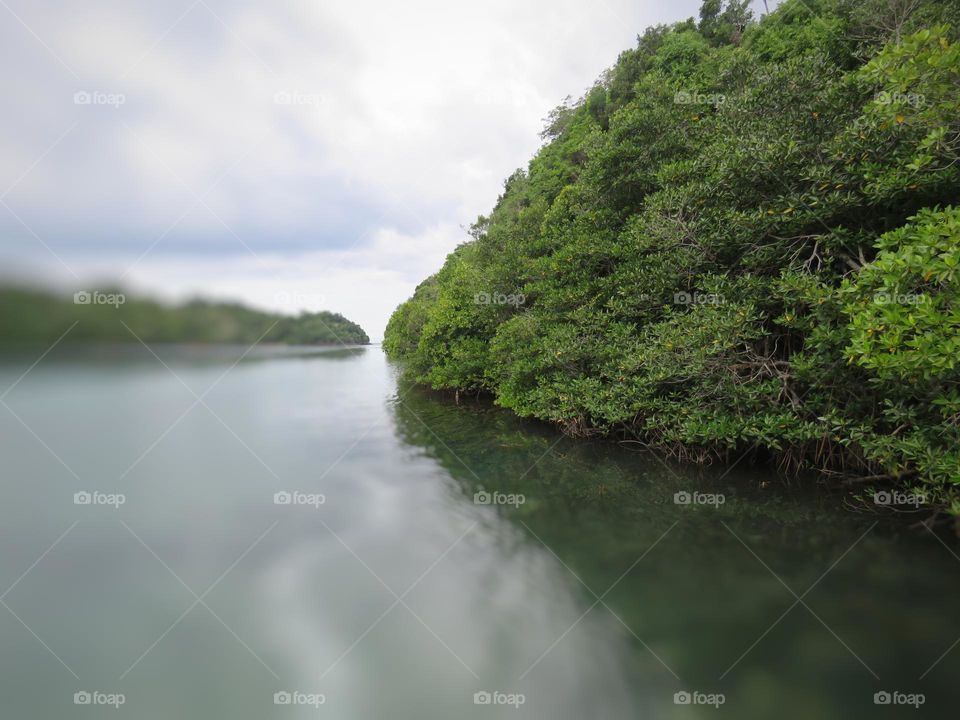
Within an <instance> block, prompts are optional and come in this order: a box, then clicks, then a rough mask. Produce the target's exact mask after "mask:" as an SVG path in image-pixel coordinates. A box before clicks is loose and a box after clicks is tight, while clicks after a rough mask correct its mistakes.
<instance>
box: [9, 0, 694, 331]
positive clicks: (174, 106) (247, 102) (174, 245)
mask: <svg viewBox="0 0 960 720" xmlns="http://www.w3.org/2000/svg"><path fill="white" fill-rule="evenodd" d="M698 6H699V2H698V1H697V0H679V1H671V2H649V1H643V0H641V1H639V2H638V1H637V0H594V2H584V1H583V0H484V1H483V2H466V1H460V0H419V1H418V0H413V1H409V0H408V1H405V2H387V1H386V0H330V1H324V2H316V1H314V2H304V1H299V0H260V1H259V2H251V1H248V0H195V1H194V0H169V1H168V2H157V0H123V1H120V0H85V1H84V2H82V3H77V2H66V1H65V0H59V1H58V2H52V1H49V0H0V62H2V64H3V67H4V71H3V74H2V78H0V83H2V93H0V103H2V104H3V107H2V113H0V268H2V272H3V273H4V274H5V275H7V276H10V275H14V276H16V277H18V278H22V277H26V276H29V277H34V278H44V279H46V280H48V281H58V282H61V283H63V284H64V287H72V288H73V289H79V288H90V289H93V287H95V284H96V283H102V282H103V280H102V279H112V280H118V279H120V280H122V282H123V284H124V285H126V286H127V287H130V288H132V289H136V290H140V291H142V292H145V293H149V294H152V295H155V296H160V297H166V298H180V297H183V296H185V295H193V294H202V295H205V296H209V297H215V298H230V299H237V300H242V301H245V302H247V303H248V304H250V305H254V306H258V307H263V308H271V309H277V310H282V311H285V312H294V311H297V310H299V309H311V310H315V309H330V310H334V311H337V312H341V313H343V314H344V315H346V316H347V317H349V318H350V319H352V320H356V321H357V322H359V323H360V324H361V325H363V326H364V328H365V329H366V330H367V332H368V333H369V334H370V335H371V337H372V338H373V339H375V340H378V339H380V338H381V337H382V333H383V327H384V325H385V324H386V321H387V318H388V317H389V315H390V313H391V312H392V310H393V309H394V307H396V305H397V304H398V303H399V302H401V301H403V300H404V299H406V298H407V297H408V296H409V295H410V293H411V292H412V291H413V288H414V287H415V286H416V284H417V283H418V282H419V281H420V280H422V279H423V278H424V277H426V276H427V275H429V274H430V273H432V272H434V271H435V270H436V269H437V268H438V267H439V266H440V265H441V263H442V262H443V258H444V257H445V255H446V254H447V253H448V252H449V251H450V250H452V249H453V248H454V247H456V245H458V244H459V243H460V242H463V241H464V240H465V239H466V235H465V233H464V231H463V229H462V226H465V225H469V224H470V223H471V222H472V221H473V220H474V219H476V217H477V215H478V214H480V213H484V212H487V211H488V210H489V209H490V208H491V207H492V205H493V203H494V202H495V200H496V197H497V195H498V194H499V191H500V190H501V188H502V183H503V179H504V178H505V177H506V176H507V175H508V174H509V173H510V172H512V171H513V170H514V169H515V168H517V167H521V166H525V165H526V163H527V161H528V160H529V158H530V156H531V155H532V153H533V152H534V151H535V150H536V148H537V147H538V145H539V142H540V141H539V138H538V132H539V131H540V129H541V127H542V122H541V120H542V118H543V117H545V116H546V114H547V112H548V111H549V110H550V109H551V108H553V107H555V106H556V105H557V104H558V103H560V102H561V101H562V99H563V98H564V97H565V96H566V95H572V96H574V97H579V96H580V95H581V94H582V93H583V91H584V90H585V89H587V88H588V87H589V86H590V85H591V84H592V82H593V81H594V80H595V79H596V78H597V77H598V76H599V75H600V73H601V72H602V71H603V70H604V69H605V68H607V67H609V66H610V65H612V64H613V62H614V61H615V60H616V57H617V55H618V54H619V52H620V51H621V50H623V49H626V48H628V47H633V46H634V45H635V43H636V36H637V34H638V33H639V32H641V31H642V30H643V29H644V28H645V27H646V26H648V25H652V24H656V23H660V22H673V21H676V20H681V19H683V18H685V17H689V16H691V15H694V14H696V12H697V8H698Z"/></svg>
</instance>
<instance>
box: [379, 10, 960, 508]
mask: <svg viewBox="0 0 960 720" xmlns="http://www.w3.org/2000/svg"><path fill="white" fill-rule="evenodd" d="M870 2H873V0H870ZM895 5H896V3H895V4H893V5H890V6H889V8H888V10H887V11H883V12H881V11H880V10H876V9H875V12H874V14H873V15H872V16H870V15H868V14H867V13H866V11H865V8H866V7H867V6H868V3H867V2H866V1H865V0H857V1H854V0H813V1H809V2H807V1H805V2H798V1H796V0H788V1H787V2H785V3H783V5H782V6H781V7H780V8H778V10H777V11H776V12H774V13H771V14H770V15H768V16H765V17H764V18H763V19H762V20H760V21H759V22H748V21H747V20H744V21H743V23H741V22H740V20H738V19H737V18H739V17H741V15H740V14H742V13H743V12H744V11H745V7H746V6H745V5H742V4H738V3H731V4H729V5H726V6H724V5H721V4H720V3H719V2H708V3H706V4H705V5H704V8H703V11H702V12H701V15H700V22H699V24H698V25H697V24H694V23H693V22H692V21H688V22H684V23H680V24H678V25H676V26H673V27H672V28H666V27H658V28H653V29H651V30H648V31H647V32H646V33H645V34H643V35H642V36H641V37H640V38H639V39H638V45H637V47H636V48H634V49H632V50H628V51H626V52H625V53H623V54H621V56H620V59H619V61H618V63H617V65H616V66H615V67H614V68H613V69H611V70H610V71H609V72H608V73H606V74H605V75H604V77H603V79H602V80H601V81H600V82H599V83H598V84H597V85H595V86H594V87H593V88H592V89H591V90H590V91H589V93H587V94H586V95H585V96H584V98H583V99H582V100H581V101H579V102H578V103H573V104H571V103H566V104H565V105H563V106H561V108H558V110H557V111H555V112H554V113H553V114H552V115H551V117H550V118H549V119H548V128H547V131H545V134H544V138H545V139H546V140H548V142H547V144H546V145H544V147H543V148H541V150H540V151H539V152H538V154H537V155H536V157H534V159H533V160H532V161H531V162H530V165H529V167H528V168H527V169H526V170H520V171H517V172H516V173H515V174H514V175H513V176H511V178H510V179H509V180H508V181H507V183H506V185H505V188H504V192H503V194H502V195H501V197H500V198H499V200H498V202H497V205H496V207H495V208H494V209H493V211H492V212H491V214H490V216H489V217H484V218H481V219H480V220H479V221H478V222H477V224H476V225H474V227H473V238H474V239H473V240H472V241H471V242H469V243H467V244H465V245H463V246H461V247H460V248H458V249H457V250H456V251H455V252H454V253H452V254H451V255H450V256H449V258H448V259H447V262H446V264H445V266H444V267H443V268H442V269H441V270H440V272H439V273H437V275H435V276H434V277H432V278H430V279H429V280H428V281H426V282H425V283H423V284H422V285H421V286H420V287H419V288H418V289H417V292H416V293H415V294H414V296H413V298H411V299H410V300H409V301H407V302H406V303H404V304H403V305H401V306H400V308H398V310H397V311H396V313H395V314H394V316H393V318H392V319H391V322H390V325H389V326H388V328H387V333H386V338H385V341H384V346H385V348H386V350H387V352H388V353H389V354H390V356H391V357H393V358H396V359H398V360H400V361H402V363H403V364H404V366H405V368H406V369H407V370H408V372H409V373H410V374H411V375H412V376H413V378H414V379H416V380H418V381H419V382H423V383H427V384H430V385H432V386H433V387H435V388H438V389H464V390H466V389H469V390H475V391H484V392H487V393H490V394H491V395H492V396H493V397H494V398H495V399H496V401H497V402H498V403H499V404H500V405H502V406H505V407H508V408H511V409H513V410H514V411H515V412H517V413H518V414H520V415H524V416H531V417H537V418H540V419H544V420H547V421H550V422H554V423H557V424H558V425H560V426H561V427H563V428H564V429H565V430H567V431H568V432H570V433H573V434H592V433H603V434H614V435H620V436H625V437H630V438H634V439H637V440H640V441H641V442H643V443H646V444H648V445H652V446H659V447H661V448H665V449H668V450H670V451H672V452H675V453H677V454H679V455H682V456H686V457H691V458H695V459H703V460H706V459H708V458H711V457H721V458H729V459H731V460H733V459H737V458H738V457H739V455H740V454H742V453H745V452H749V451H751V450H752V451H753V452H754V453H755V454H758V455H765V456H769V457H772V458H774V459H775V460H776V461H777V462H778V463H779V464H780V465H781V466H783V467H785V468H789V469H799V468H803V467H815V468H819V469H822V470H826V471H831V472H841V473H845V474H859V475H861V476H888V477H889V478H890V480H891V481H896V480H900V481H901V482H907V479H908V478H909V479H910V482H912V483H916V484H917V486H918V487H922V488H923V490H924V491H925V492H926V493H928V495H930V496H931V497H933V498H935V499H937V500H938V501H940V502H942V503H944V504H946V505H948V506H952V507H953V508H954V510H960V493H958V492H957V485H958V483H960V476H958V472H960V471H958V468H960V457H958V453H960V450H958V448H960V437H958V430H957V426H958V420H960V388H958V386H957V382H958V370H957V357H958V351H960V309H958V303H957V299H958V294H957V293H958V280H957V274H956V273H957V263H958V262H960V250H958V248H960V211H958V210H957V209H956V207H957V204H958V201H960V196H958V190H957V189H958V187H960V157H958V151H960V125H958V123H960V75H958V73H960V50H958V48H960V45H958V44H955V43H954V36H953V30H951V29H950V27H949V26H947V25H945V24H944V23H945V22H946V21H948V20H951V19H953V18H954V17H956V15H957V8H956V3H954V2H951V3H946V4H944V3H938V2H933V0H925V1H922V2H919V3H913V2H910V3H907V4H904V5H897V6H896V7H895ZM871 7H872V6H871ZM898 8H901V9H902V8H905V9H906V10H905V13H904V14H902V15H901V14H897V13H898V12H899V10H898ZM871 18H873V19H875V20H876V22H874V20H872V19H871ZM725 23H726V24H725ZM731 23H732V24H733V25H737V24H744V28H743V30H742V37H739V36H738V37H733V38H731V37H729V36H728V29H729V26H730V24H731ZM857 33H861V35H857ZM858 38H859V39H858ZM497 293H500V294H503V295H510V294H514V295H516V296H518V297H519V296H522V297H523V302H518V303H513V304H509V303H507V304H496V303H486V304H485V303H482V302H477V298H478V297H485V296H486V295H485V294H489V295H494V294H497ZM917 298H920V300H917Z"/></svg>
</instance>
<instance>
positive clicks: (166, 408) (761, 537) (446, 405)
mask: <svg viewBox="0 0 960 720" xmlns="http://www.w3.org/2000/svg"><path fill="white" fill-rule="evenodd" d="M155 350H156V352H157V354H158V355H159V356H160V358H161V359H162V360H163V363H165V364H166V366H167V367H165V366H164V364H163V363H161V362H160V360H158V359H157V358H155V357H153V356H152V355H150V354H149V353H147V352H146V351H145V350H143V349H135V348H118V349H102V350H98V351H89V350H88V351H83V352H80V351H77V350H75V349H70V348H58V349H57V350H55V351H54V352H53V353H51V354H50V355H48V356H47V357H45V358H44V359H43V360H42V361H41V362H40V363H39V364H37V365H36V367H34V368H33V369H32V370H30V371H29V372H28V373H27V374H26V375H23V373H24V372H25V371H26V370H27V369H28V368H29V367H30V365H31V364H32V363H33V361H34V360H36V358H37V356H38V355H39V352H33V353H30V352H23V353H18V354H13V355H7V356H6V357H5V358H4V359H3V361H2V363H0V393H3V392H6V394H5V395H3V403H4V404H5V405H6V406H7V407H4V406H3V405H0V467H2V478H3V494H2V503H0V599H2V604H0V648H2V649H0V663H2V665H0V703H2V708H3V713H2V715H3V717H10V718H38V719H41V720H46V719H50V720H60V719H61V718H64V717H73V716H76V717H98V718H100V717H130V718H137V719H138V720H152V719H154V718H158V719H159V718H163V719H165V720H166V719H168V718H197V719H203V720H219V719H221V718H223V719H230V720H245V719H247V718H251V719H254V718H256V719H258V720H259V719H262V718H266V717H271V718H272V717H277V718H338V719H343V720H353V719H360V718H364V719H365V718H400V719H403V718H410V719H411V720H413V719H417V720H421V719H426V720H431V719H434V718H436V719H443V720H447V719H448V718H559V719H563V720H566V719H567V718H569V719H579V718H618V719H619V718H691V717H697V718H699V717H704V718H772V717H777V718H874V717H893V716H903V717H938V718H940V717H947V716H948V713H950V711H951V710H953V709H954V708H955V707H956V703H957V699H958V692H957V690H956V684H955V682H954V677H956V675H957V673H958V671H960V645H958V646H957V647H956V648H953V650H952V651H950V652H947V654H946V655H945V656H944V657H943V658H942V659H940V660H939V662H937V661H938V658H940V657H941V655H943V654H944V652H945V651H947V650H948V649H949V648H951V646H952V645H953V643H954V642H955V641H956V640H957V639H958V637H960V622H958V621H957V604H956V598H957V596H958V590H960V559H958V558H957V557H955V556H953V555H952V554H951V552H958V549H957V547H956V546H955V545H953V544H951V543H950V541H949V540H948V541H947V543H948V545H949V548H948V547H945V546H944V545H943V544H941V541H940V540H938V538H937V537H935V536H933V535H932V534H930V533H927V532H921V531H917V530H912V529H910V528H909V527H908V523H906V522H903V521H902V520H901V519H900V518H899V517H897V518H892V517H890V516H889V515H886V514H883V515H876V514H872V513H864V512H855V511H853V510H851V509H849V508H844V503H843V498H842V497H839V496H837V495H831V494H829V493H827V492H826V491H824V490H822V489H821V490H818V489H817V488H816V486H815V484H813V483H810V482H805V483H798V482H794V483H793V484H784V483H783V482H781V481H779V480H778V479H777V478H776V477H775V476H773V475H772V474H771V473H770V472H769V471H763V470H760V469H754V468H748V467H744V466H742V465H738V466H736V467H734V468H732V469H730V468H710V469H708V470H706V471H697V470H692V469H690V468H684V467H675V466H670V467H668V466H665V465H664V464H663V463H661V462H660V461H659V460H656V459H653V458H650V457H649V456H644V455H641V454H638V453H634V452H630V451H629V450H628V449H624V448H618V447H615V446H611V445H609V444H603V443H585V442H579V443H578V442H573V441H568V440H564V439H561V438H559V437H558V436H557V435H556V434H554V433H553V432H552V431H550V430H549V429H547V428H544V427H542V426H540V425H536V424H530V423H526V422H523V421H520V420H517V419H515V418H513V417H512V416H510V415H509V414H508V413H505V412H503V411H499V410H496V409H494V408H490V407H487V406H485V405H482V404H477V403H463V404H461V405H460V406H457V405H455V404H454V403H452V402H450V401H449V400H446V399H443V398H438V397H435V396H433V395H431V394H429V393H426V392H424V391H422V390H419V389H416V388H411V387H407V386H403V385H398V381H397V378H396V372H395V370H394V369H393V368H392V367H390V366H389V365H388V363H387V362H386V361H385V360H384V358H383V355H382V353H381V352H380V350H379V348H376V347H371V348H357V349H350V350H337V351H310V350H304V349H278V348H258V349H256V350H254V351H253V352H252V353H250V354H248V355H247V356H246V357H244V358H243V360H242V361H241V362H239V363H237V360H238V359H239V358H240V355H241V353H242V351H243V350H242V349H240V348H185V347H160V348H155ZM235 363H236V364H235ZM198 396H199V397H200V398H201V400H200V401H198V399H197V398H198ZM18 418H19V419H18ZM83 491H86V492H91V493H93V492H99V493H103V494H104V495H100V496H97V498H98V499H100V500H103V501H109V498H108V497H107V496H108V495H109V494H122V495H123V500H124V502H123V504H122V505H119V506H115V505H111V504H89V505H83V504H80V505H78V504H75V502H74V494H75V493H77V492H83ZM283 491H288V492H292V491H299V492H301V493H304V494H305V495H303V496H299V499H301V500H307V501H309V500H310V499H311V495H312V496H313V497H312V499H313V500H314V501H315V504H275V501H274V494H275V493H278V492H283ZM481 491H485V492H487V493H499V495H497V497H498V499H505V500H515V501H519V500H520V497H519V496H521V495H522V496H523V500H524V502H523V503H522V504H514V505H502V504H497V505H494V504H487V505H485V504H479V503H477V502H476V501H475V494H476V493H479V492H481ZM683 491H686V492H702V493H712V494H722V495H723V496H724V500H725V502H724V503H723V504H722V505H719V506H712V505H679V504H676V503H675V502H674V495H675V493H677V492H683ZM318 494H322V495H323V496H324V497H323V500H324V502H323V503H322V504H320V503H319V498H318V497H316V496H317V495H318ZM483 497H484V496H482V495H481V496H479V499H481V500H482V499H483ZM944 539H945V538H944ZM794 593H795V595H794ZM798 596H799V597H800V598H801V599H802V602H798V601H797V597H798ZM921 676H923V677H922V678H921ZM681 691H688V692H691V693H694V692H696V693H702V694H703V695H700V696H697V698H698V699H699V700H707V699H709V698H708V697H707V696H709V695H711V694H722V696H723V701H724V702H723V704H722V705H721V706H720V707H719V708H716V707H714V706H711V705H706V704H691V705H682V704H676V703H675V699H674V696H675V693H677V692H681ZM878 691H889V692H895V691H897V692H901V693H923V695H924V704H923V706H921V707H920V708H919V710H917V709H914V708H913V707H912V706H904V705H897V706H878V705H875V704H874V693H876V692H878ZM77 692H90V693H95V692H98V693H102V695H97V696H94V697H95V698H96V700H95V702H100V703H102V702H107V701H109V700H110V698H109V697H108V696H109V695H110V694H115V695H117V696H122V700H123V704H122V705H120V706H119V707H118V708H114V707H111V706H109V705H103V704H99V705H94V704H91V705H82V704H81V705H78V704H75V699H74V696H75V693H77ZM278 692H279V693H283V692H290V693H294V692H296V693H301V694H300V695H296V696H291V697H292V703H291V704H275V702H276V701H277V700H279V701H282V700H284V699H285V698H286V696H283V695H280V696H277V697H276V699H275V693H278ZM478 692H481V693H482V692H490V693H502V694H501V695H495V696H494V697H495V698H496V699H497V700H501V701H510V700H512V701H514V704H512V705H511V704H489V705H487V704H475V699H474V694H475V693H478ZM320 696H322V700H323V702H322V704H320V699H321V697H320ZM483 697H484V696H480V698H479V699H483ZM79 699H81V700H82V699H83V696H80V698H79ZM715 699H719V698H715ZM114 700H118V698H114ZM521 700H522V704H520V701H521ZM118 701H119V700H118ZM304 703H313V704H304ZM951 714H952V713H951Z"/></svg>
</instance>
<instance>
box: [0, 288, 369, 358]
mask: <svg viewBox="0 0 960 720" xmlns="http://www.w3.org/2000/svg"><path fill="white" fill-rule="evenodd" d="M111 294H120V291H119V290H112V291H109V292H106V293H104V295H111ZM124 300H125V302H123V303H122V304H121V303H117V304H87V305H83V304H81V305H77V304H75V303H74V302H73V298H72V297H67V298H63V297H60V296H58V295H53V294H50V293H45V292H39V291H35V290H25V289H22V288H16V287H0V342H2V343H7V344H10V343H51V342H53V341H54V340H56V339H57V338H58V337H60V335H61V334H63V333H64V332H66V330H67V329H68V328H70V327H71V326H74V327H73V329H72V330H70V335H69V339H70V340H71V341H90V342H136V341H137V340H136V337H135V336H134V333H136V336H139V337H140V338H141V339H142V340H143V341H144V342H148V343H149V342H200V343H242V344H252V343H254V342H257V341H258V340H259V341H261V342H265V343H284V344H288V345H325V344H338V345H339V344H367V343H369V342H370V338H369V337H367V334H366V333H365V332H364V331H363V329H362V328H361V327H360V326H359V325H357V324H356V323H353V322H350V321H349V320H347V319H346V318H345V317H343V316H342V315H339V314H337V313H329V312H319V313H302V314H301V315H299V316H298V317H288V316H284V315H275V314H272V313H266V312H261V311H259V310H251V309H250V308H246V307H244V306H242V305H236V304H228V303H212V302H207V301H204V300H194V301H191V302H189V303H186V304H184V305H180V306H177V307H171V306H166V305H162V304H160V303H156V302H152V301H149V300H139V299H135V298H124ZM74 323H76V325H74ZM124 324H126V325H127V326H128V327H124ZM128 328H129V329H128ZM131 331H132V332H131Z"/></svg>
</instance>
